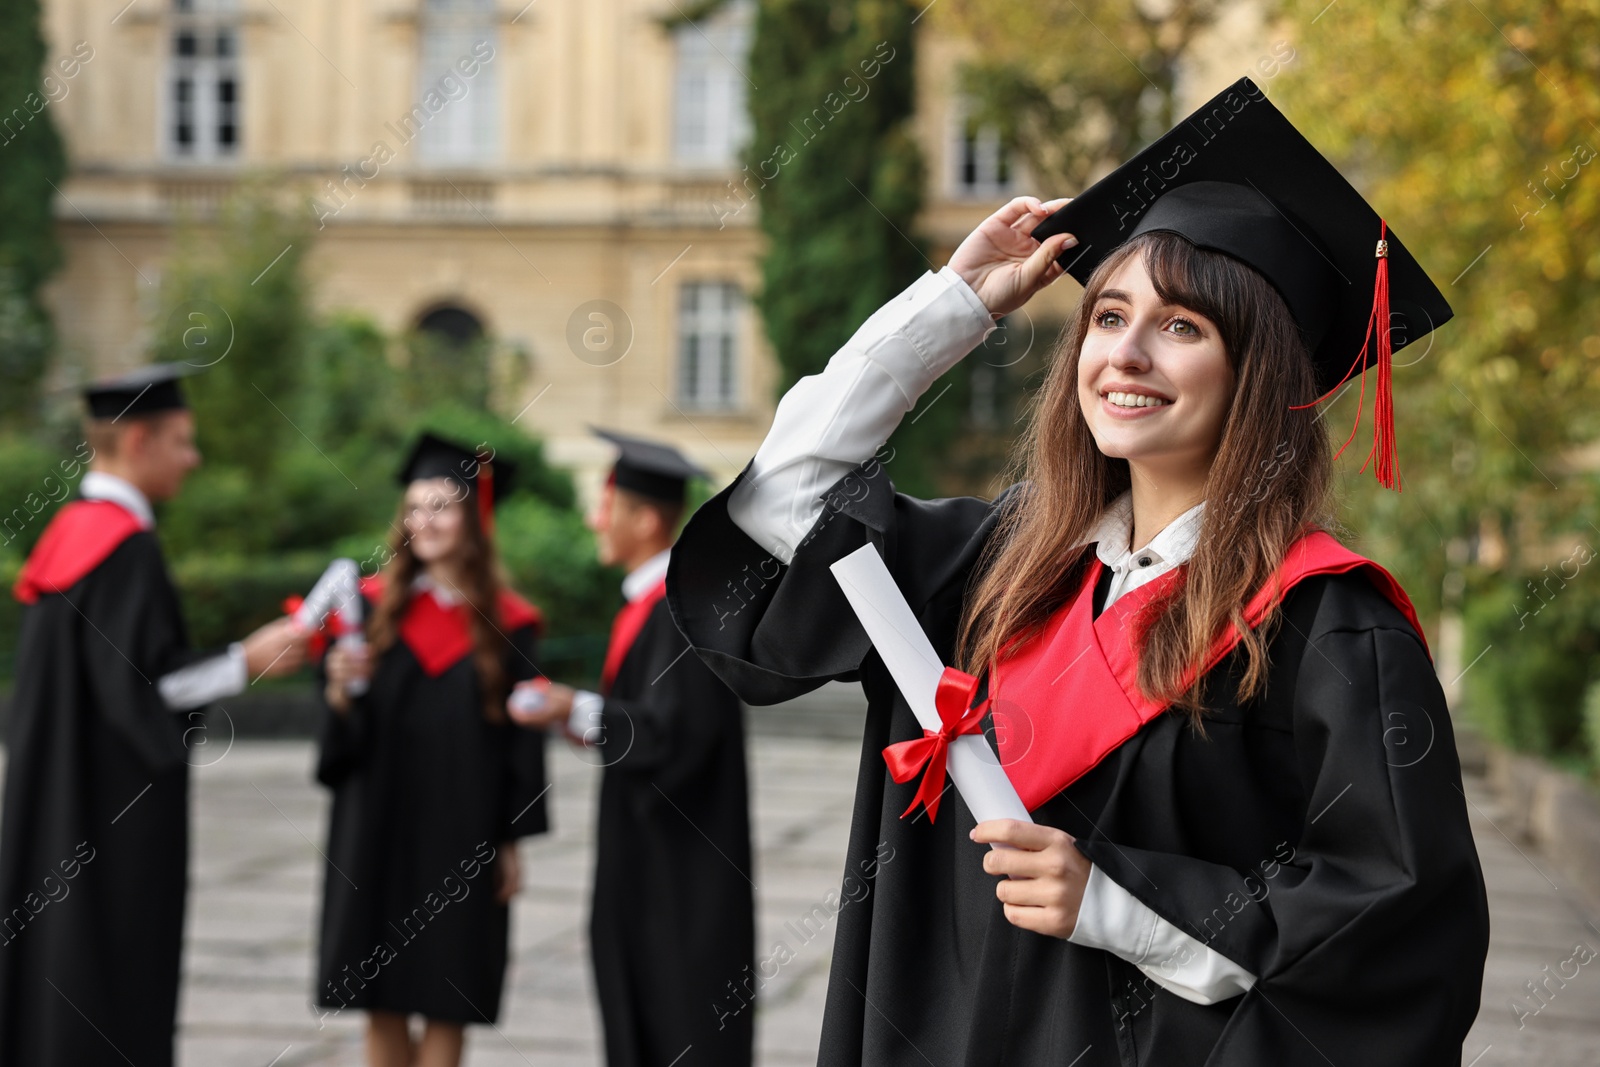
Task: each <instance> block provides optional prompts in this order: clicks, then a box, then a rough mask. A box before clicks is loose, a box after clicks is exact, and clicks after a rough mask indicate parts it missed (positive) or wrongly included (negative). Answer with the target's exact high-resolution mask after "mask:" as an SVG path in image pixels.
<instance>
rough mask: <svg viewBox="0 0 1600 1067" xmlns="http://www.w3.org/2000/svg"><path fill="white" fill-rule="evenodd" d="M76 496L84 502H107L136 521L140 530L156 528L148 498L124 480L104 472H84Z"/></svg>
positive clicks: (136, 487)
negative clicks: (119, 508)
mask: <svg viewBox="0 0 1600 1067" xmlns="http://www.w3.org/2000/svg"><path fill="white" fill-rule="evenodd" d="M78 495H79V496H81V497H83V499H85V500H109V501H111V502H112V503H113V504H116V505H118V506H119V507H121V508H122V510H124V511H126V512H128V513H129V514H130V515H132V516H133V517H134V518H136V519H138V520H139V526H140V527H141V528H143V529H146V530H154V529H155V528H156V513H155V510H154V509H153V508H151V507H150V500H149V498H148V497H146V496H145V495H144V494H143V493H142V492H140V491H139V487H138V486H136V485H134V484H133V483H132V482H130V481H128V480H127V479H126V478H119V477H117V476H116V475H115V474H107V473H106V472H105V471H86V472H85V473H84V476H83V480H82V481H80V482H79V483H78Z"/></svg>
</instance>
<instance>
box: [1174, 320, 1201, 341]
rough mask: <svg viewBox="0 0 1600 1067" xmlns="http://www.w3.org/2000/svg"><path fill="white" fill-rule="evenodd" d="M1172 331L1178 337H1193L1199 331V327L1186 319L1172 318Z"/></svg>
mask: <svg viewBox="0 0 1600 1067" xmlns="http://www.w3.org/2000/svg"><path fill="white" fill-rule="evenodd" d="M1172 332H1173V333H1175V334H1177V335H1178V336H1179V337H1193V336H1195V335H1196V334H1198V333H1199V332H1200V327H1198V326H1196V325H1195V324H1194V323H1192V322H1190V321H1189V320H1188V319H1173V320H1172Z"/></svg>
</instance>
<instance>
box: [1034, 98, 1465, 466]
mask: <svg viewBox="0 0 1600 1067" xmlns="http://www.w3.org/2000/svg"><path fill="white" fill-rule="evenodd" d="M1157 231H1164V232H1170V233H1176V234H1179V235H1181V236H1183V237H1185V238H1187V239H1188V240H1190V241H1192V242H1193V243H1194V244H1195V245H1197V246H1199V247H1201V248H1206V249H1210V250H1212V251H1217V252H1223V253H1225V254H1227V255H1230V256H1233V257H1234V258H1235V259H1239V260H1241V261H1243V262H1244V263H1246V264H1248V265H1249V266H1251V267H1253V268H1255V269H1256V270H1257V271H1259V272H1260V273H1261V274H1262V275H1263V276H1265V277H1266V279H1267V280H1268V281H1270V282H1271V283H1272V284H1273V286H1275V287H1276V288H1277V290H1278V292H1279V293H1280V294H1282V296H1283V298H1284V301H1285V302H1286V303H1287V304H1288V305H1289V310H1290V312H1291V313H1292V314H1293V315H1294V318H1295V321H1296V322H1297V323H1298V324H1299V326H1300V329H1301V331H1302V333H1303V334H1304V336H1305V339H1306V344H1307V346H1308V347H1309V348H1310V350H1311V353H1312V359H1313V361H1314V362H1315V365H1316V375H1317V385H1318V388H1319V390H1321V391H1322V396H1321V397H1319V398H1318V399H1319V400H1320V399H1323V398H1325V397H1326V396H1328V395H1329V394H1331V393H1332V392H1333V391H1334V390H1336V389H1337V388H1339V386H1341V385H1343V384H1344V383H1345V382H1346V381H1348V380H1349V379H1350V378H1351V377H1352V376H1354V375H1357V374H1361V375H1362V378H1363V381H1362V388H1363V390H1364V389H1365V375H1364V371H1365V370H1366V369H1367V368H1368V367H1372V366H1376V367H1377V377H1378V382H1377V398H1376V400H1375V401H1374V404H1375V408H1374V411H1375V421H1376V425H1375V427H1374V442H1373V454H1375V455H1376V457H1377V463H1376V472H1377V475H1378V480H1379V481H1380V482H1382V483H1383V484H1384V485H1385V486H1387V487H1389V488H1395V487H1396V486H1397V485H1398V477H1399V476H1398V471H1397V470H1396V466H1395V455H1394V422H1393V418H1394V408H1393V398H1392V389H1391V380H1390V379H1391V371H1392V361H1391V356H1392V353H1393V352H1394V351H1395V350H1397V349H1400V348H1403V347H1405V346H1406V345H1407V344H1410V343H1411V342H1412V341H1415V340H1417V339H1418V338H1419V337H1423V336H1426V335H1427V334H1428V333H1429V332H1431V331H1432V330H1434V329H1435V328H1437V327H1439V326H1441V325H1443V324H1444V323H1445V322H1447V321H1448V320H1449V319H1450V317H1451V314H1452V312H1451V310H1450V305H1449V304H1448V303H1446V302H1445V299H1444V296H1443V294H1441V293H1440V292H1439V289H1438V287H1437V286H1435V285H1434V284H1433V282H1432V281H1431V280H1429V278H1428V275H1427V274H1426V272H1424V271H1423V269H1422V266H1421V265H1420V264H1419V263H1418V262H1417V261H1416V259H1415V258H1413V257H1412V255H1411V253H1410V252H1408V251H1407V250H1406V247H1405V245H1404V244H1402V243H1401V241H1400V239H1399V238H1398V237H1396V236H1395V235H1394V233H1393V232H1392V231H1391V230H1389V228H1388V224H1387V223H1386V222H1384V220H1383V219H1382V218H1381V217H1380V216H1379V215H1378V213H1377V212H1376V211H1374V210H1373V208H1372V206H1371V205H1370V204H1368V203H1367V201H1366V200H1365V198H1363V197H1362V195H1361V194H1360V193H1358V192H1356V190H1355V189H1354V188H1353V187H1352V186H1351V185H1350V183H1349V182H1347V181H1345V179H1344V176H1343V175H1341V174H1340V173H1339V171H1338V170H1337V169H1335V168H1334V166H1333V164H1332V163H1329V162H1328V160H1327V159H1326V158H1324V157H1323V155H1322V154H1321V153H1320V152H1318V151H1317V150H1316V148H1314V147H1313V146H1312V144H1311V142H1309V141H1307V140H1306V139H1305V138H1304V137H1303V136H1301V134H1300V131H1298V130H1296V129H1295V128H1294V126H1293V125H1292V124H1290V122H1289V120H1288V119H1287V118H1285V117H1284V116H1283V113H1282V112H1280V111H1279V110H1278V109H1277V108H1276V107H1274V106H1273V105H1272V102H1271V101H1269V100H1268V99H1267V98H1266V95H1265V94H1264V93H1262V91H1261V90H1260V89H1259V88H1258V87H1257V86H1256V84H1255V83H1254V82H1252V81H1251V80H1250V79H1249V78H1241V79H1239V80H1238V81H1237V82H1235V83H1234V84H1233V85H1231V86H1229V87H1228V88H1227V89H1225V90H1224V91H1223V92H1221V93H1219V94H1218V95H1217V96H1215V97H1214V98H1212V99H1211V100H1210V101H1209V102H1207V103H1206V104H1205V105H1203V106H1202V107H1201V108H1200V109H1199V110H1197V111H1196V112H1195V113H1194V114H1192V115H1190V116H1189V117H1188V118H1186V119H1184V120H1183V121H1181V122H1179V123H1178V124H1177V125H1176V126H1174V127H1173V128H1172V129H1171V130H1170V131H1168V132H1167V133H1166V134H1165V135H1164V136H1162V137H1161V138H1160V139H1158V140H1157V141H1156V142H1155V143H1153V144H1151V145H1150V146H1149V147H1148V148H1145V149H1144V150H1143V151H1141V152H1140V153H1139V154H1138V155H1136V156H1134V157H1133V158H1132V159H1130V160H1129V161H1128V162H1126V163H1124V164H1123V165H1122V166H1120V167H1118V168H1117V169H1116V170H1114V171H1112V172H1111V173H1110V174H1108V175H1106V177H1104V178H1102V179H1101V180H1100V181H1098V182H1096V183H1095V184H1094V185H1093V186H1091V187H1090V188H1089V189H1088V190H1086V191H1085V192H1084V193H1083V194H1082V195H1080V196H1078V197H1077V198H1076V199H1074V200H1073V201H1072V202H1071V203H1069V204H1067V205H1066V206H1065V207H1063V208H1061V209H1060V210H1059V211H1056V212H1055V213H1054V214H1052V215H1051V216H1050V217H1049V218H1047V219H1045V220H1044V221H1043V222H1041V223H1040V224H1039V225H1038V226H1036V227H1035V228H1034V229H1033V236H1034V237H1035V238H1037V239H1038V240H1041V241H1042V240H1044V239H1045V238H1046V237H1049V236H1051V235H1052V234H1057V233H1063V232H1066V233H1071V234H1073V235H1074V236H1076V237H1077V239H1078V244H1077V245H1076V247H1073V248H1069V249H1067V250H1066V251H1065V252H1063V253H1062V254H1061V256H1060V257H1058V262H1059V263H1061V265H1062V266H1063V267H1064V268H1065V269H1066V271H1067V273H1069V274H1071V275H1072V276H1073V277H1074V278H1076V279H1077V280H1078V281H1079V282H1086V281H1088V278H1089V275H1090V274H1092V273H1093V272H1094V269H1095V268H1096V267H1097V266H1099V265H1100V263H1101V262H1102V261H1103V260H1104V259H1105V258H1106V256H1108V255H1110V254H1111V252H1112V251H1114V250H1115V249H1116V248H1117V247H1118V246H1119V245H1121V244H1123V243H1124V242H1126V241H1129V240H1131V239H1132V238H1134V237H1137V236H1138V235H1140V234H1143V233H1151V232H1157ZM1307 406H1310V405H1307ZM1359 418H1360V415H1359V412H1358V414H1357V419H1358V421H1359ZM1351 436H1352V437H1354V430H1352V431H1351ZM1345 444H1347V445H1348V444H1349V441H1346V442H1345ZM1340 451H1343V449H1341V450H1340ZM1369 458H1371V456H1370V455H1369ZM1362 469H1365V466H1363V468H1362Z"/></svg>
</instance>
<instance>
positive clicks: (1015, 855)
mask: <svg viewBox="0 0 1600 1067" xmlns="http://www.w3.org/2000/svg"><path fill="white" fill-rule="evenodd" d="M971 837H972V840H974V841H977V842H979V843H980V844H988V845H1006V846H1009V847H1007V848H993V849H990V850H989V852H988V854H987V855H985V856H984V857H983V869H984V870H985V871H987V872H988V873H990V874H1003V875H1006V876H1007V877H1006V879H1005V880H1003V881H1001V882H1000V883H999V884H998V885H996V886H995V887H994V895H995V896H997V897H999V898H1000V903H1001V904H1003V905H1004V906H1005V913H1006V921H1007V922H1009V923H1011V925H1012V926H1020V927H1021V928H1022V929H1024V930H1032V931H1033V932H1034V933H1036V934H1048V935H1049V936H1051V937H1061V938H1066V937H1070V936H1072V931H1073V930H1074V929H1075V928H1076V927H1077V925H1078V907H1079V905H1081V904H1082V903H1083V891H1084V887H1085V886H1087V885H1088V884H1089V871H1090V869H1091V868H1092V867H1093V864H1091V863H1090V862H1089V860H1088V858H1087V857H1086V856H1084V854H1083V853H1081V852H1079V851H1078V850H1077V848H1076V847H1074V845H1073V837H1072V835H1071V834H1069V833H1067V832H1066V831H1065V830H1057V829H1056V828H1055V827H1052V826H1040V825H1039V824H1037V823H1026V822H1018V821H1017V820H1015V819H991V820H990V821H988V822H981V823H979V824H978V825H977V826H975V827H973V828H972V834H971Z"/></svg>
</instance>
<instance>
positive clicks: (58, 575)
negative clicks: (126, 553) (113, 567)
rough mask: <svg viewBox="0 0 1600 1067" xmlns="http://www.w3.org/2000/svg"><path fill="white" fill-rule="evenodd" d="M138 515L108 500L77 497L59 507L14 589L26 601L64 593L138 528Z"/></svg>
mask: <svg viewBox="0 0 1600 1067" xmlns="http://www.w3.org/2000/svg"><path fill="white" fill-rule="evenodd" d="M141 529H143V527H142V526H140V525H139V519H138V517H137V516H135V515H134V514H133V513H132V512H130V511H129V510H128V509H127V508H125V507H123V506H121V505H120V504H113V503H112V502H111V501H109V500H74V501H73V502H72V503H70V504H68V505H66V506H65V507H63V508H62V509H61V510H60V511H58V512H56V514H55V518H53V519H51V520H50V525H49V526H46V527H45V530H44V533H43V534H42V535H41V536H40V538H39V543H38V544H37V545H35V546H34V547H33V551H32V552H31V553H30V554H29V555H28V561H27V562H26V563H24V564H23V565H22V570H21V571H20V572H19V573H18V574H17V581H16V584H15V585H13V586H12V587H11V591H12V593H13V594H15V595H16V598H17V599H18V600H20V601H22V602H23V603H24V604H32V603H34V602H35V601H36V600H38V599H39V597H41V596H43V595H45V594H47V593H64V592H66V591H67V590H68V589H71V588H72V587H73V586H75V585H77V584H78V581H79V580H80V579H82V578H83V577H84V576H85V575H87V574H88V573H89V572H90V571H92V570H94V569H95V568H96V567H98V566H100V564H102V563H104V562H105V560H106V557H107V556H109V555H111V553H113V552H115V551H116V550H117V546H119V545H121V544H122V542H124V541H126V540H127V539H128V538H130V537H132V536H133V535H134V534H136V533H138V532H139V531H140V530H141Z"/></svg>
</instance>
